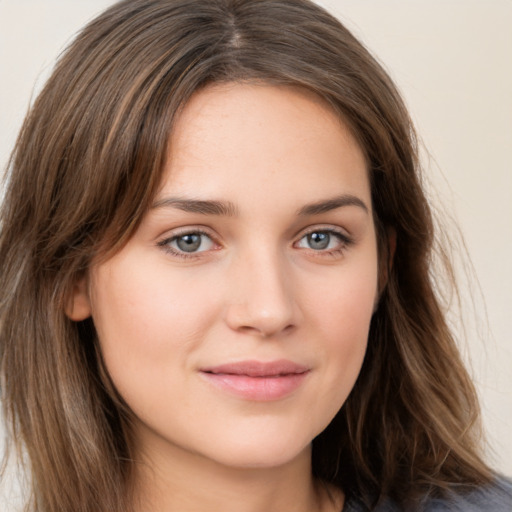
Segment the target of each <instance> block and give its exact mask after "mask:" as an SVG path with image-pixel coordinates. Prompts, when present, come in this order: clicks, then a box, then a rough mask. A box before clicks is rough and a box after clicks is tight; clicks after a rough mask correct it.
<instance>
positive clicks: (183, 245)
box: [176, 235, 201, 252]
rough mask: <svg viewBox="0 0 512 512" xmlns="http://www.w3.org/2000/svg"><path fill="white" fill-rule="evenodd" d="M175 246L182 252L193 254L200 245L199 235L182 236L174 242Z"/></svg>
mask: <svg viewBox="0 0 512 512" xmlns="http://www.w3.org/2000/svg"><path fill="white" fill-rule="evenodd" d="M176 245H177V246H178V247H179V248H180V250H181V251H184V252H194V251H197V249H199V247H200V245H201V235H183V236H180V237H179V238H178V239H177V240H176Z"/></svg>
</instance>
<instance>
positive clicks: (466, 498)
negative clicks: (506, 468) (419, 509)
mask: <svg viewBox="0 0 512 512" xmlns="http://www.w3.org/2000/svg"><path fill="white" fill-rule="evenodd" d="M490 510H492V511H493V512H512V481H510V480H508V479H505V478H497V479H495V480H494V481H493V482H492V483H491V484H489V485H486V486H483V487H478V488H475V489H474V490H473V491H471V492H467V493H463V494H462V493H461V494H456V493H452V494H451V495H449V496H448V497H447V498H445V499H442V500H441V499H436V500H431V501H430V502H429V503H428V506H426V507H425V512H448V511H450V512H451V511H453V512H459V511H460V512H484V511H490Z"/></svg>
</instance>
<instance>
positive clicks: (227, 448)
mask: <svg viewBox="0 0 512 512" xmlns="http://www.w3.org/2000/svg"><path fill="white" fill-rule="evenodd" d="M2 223H3V224H2V233H1V239H0V259H1V261H2V262H3V266H2V270H1V271H0V272H1V274H0V279H1V282H2V287H3V291H2V295H1V301H0V304H1V311H0V314H1V317H0V318H1V320H0V325H1V334H0V336H1V338H0V346H1V355H2V377H3V398H4V406H5V410H6V414H7V417H8V418H9V419H10V421H11V426H12V430H13V434H14V436H16V438H17V439H20V440H21V441H22V443H23V447H24V449H25V450H26V452H27V454H28V457H29V461H30V470H31V475H32V498H33V503H32V509H33V510H38V511H45V512H46V511H52V512H55V511H71V510H73V511H77V510H80V511H82V510H83V511H93V510H94V511H98V510H101V511H113V510H115V511H117V510H119V511H121V510H123V511H125V510H133V511H139V510H155V511H160V510H161V511H164V510H165V511H174V510H180V511H181V510H206V509H208V510H227V511H229V510H237V511H240V510H253V511H255V510H266V511H268V510H280V511H286V510H294V511H302V510H304V511H311V510H322V511H334V510H336V511H339V510H342V509H343V510H348V511H349V510H407V509H410V510H438V509H440V507H452V508H454V507H459V509H461V510H471V507H473V509H474V510H488V509H489V506H490V504H491V503H492V507H491V508H492V509H493V510H500V507H501V509H502V510H507V507H510V502H511V497H510V495H511V491H510V488H509V484H508V483H506V482H505V481H503V480H496V478H495V477H494V475H493V474H492V472H491V471H490V470H489V468H488V467H487V466H486V464H485V463H484V462H483V461H482V459H481V456H480V453H479V438H478V428H477V427H478V407H477V401H476V397H475V392H474V389H473V387H472V384H471V381H470V379H469V377H468V375H467V373H466V371H465V369H464V367H463V365H462V363H461V360H460V357H459V354H458V352H457V349H456V347H455V344H454V341H453V338H452V336H451V333H450V331H449V329H448V327H447V325H446V322H445V319H444V317H443V313H442V311H441V308H440V306H439V303H438V298H437V296H436V294H435V292H434V285H433V282H432V279H431V275H430V259H431V254H432V249H433V243H434V233H433V227H432V220H431V215H430V211H429V206H428V204H427V202H426V199H425V197H424V194H423V191H422V188H421V185H420V176H419V166H418V162H417V155H416V148H415V140H414V132H413V129H412V126H411V123H410V121H409V118H408V115H407V111H406V109H405V107H404V105H403V103H402V101H401V99H400V96H399V94H398V93H397V91H396V89H395V87H394V85H393V84H392V82H391V81H390V79H389V77H388V76H387V75H386V74H385V72H384V71H383V70H382V69H381V68H380V66H379V65H378V64H377V63H376V62H375V60H374V59H373V58H372V57H371V56H370V55H369V54H368V53H367V52H366V51H365V50H364V48H363V47H362V46H361V44H360V43H359V42H358V41H357V40H355V39H354V38H353V36H352V35H351V34H350V33H349V32H348V31H347V30H346V29H345V28H344V27H342V26H341V25H340V24H339V22H338V21H336V20H335V19H333V18H332V17H331V16H329V15H328V14H326V13H325V12H324V11H323V10H321V9H320V8H318V7H317V6H315V5H314V4H311V3H309V2H307V1H283V0H281V1H267V0H263V1H261V2H251V1H243V0H238V1H237V0H231V1H230V0H214V1H211V0H209V1H206V0H204V1H190V0H174V1H172V0H150V1H147V0H145V1H142V0H128V1H124V2H121V3H119V4H116V5H115V6H113V7H112V8H111V9H109V10H108V11H106V12H105V13H104V14H103V15H101V16H99V17H98V18H97V19H96V20H94V21H93V22H92V23H91V24H89V25H88V26H87V27H86V28H85V29H84V30H83V32H82V33H81V34H80V35H79V36H78V38H77V39H76V41H75V42H74V43H73V44H72V45H71V46H70V48H69V49H68V51H67V52H66V53H65V54H64V55H63V57H62V58H61V60H60V62H59V64H58V66H57V67H56V69H55V71H54V73H53V75H52V76H51V78H50V80H49V81H48V83H47V85H46V87H45V88H44V90H43V91H42V93H41V94H40V96H39V98H38V99H37V101H36V103H35V105H34V107H33V108H32V110H31V112H30V114H29V116H28V117H27V120H26V122H25V125H24V126H23V129H22V132H21V134H20V137H19V140H18V142H17V145H16V149H15V153H14V155H13V159H12V166H11V174H10V179H9V183H8V188H7V193H6V199H5V203H4V205H3V210H2ZM478 507H479V508H478Z"/></svg>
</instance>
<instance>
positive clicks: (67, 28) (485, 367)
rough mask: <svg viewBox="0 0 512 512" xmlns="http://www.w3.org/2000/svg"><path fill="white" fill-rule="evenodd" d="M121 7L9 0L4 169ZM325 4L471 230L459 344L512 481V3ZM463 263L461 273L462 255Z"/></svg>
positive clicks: (81, 0) (399, 0)
mask: <svg viewBox="0 0 512 512" xmlns="http://www.w3.org/2000/svg"><path fill="white" fill-rule="evenodd" d="M112 3H113V2H112V1H108V0H74V1H73V2H71V1H69V0H44V1H41V0H0V165H1V167H2V171H3V169H4V168H5V165H6V162H7V159H8V155H9V153H10V151H11V149H12V146H13V145H14V142H15V138H16V134H17V131H18V130H19V127H20V125H21V122H22V120H23V117H24V114H25V112H26V110H27V108H28V106H29V104H30V102H31V98H33V95H34V94H35V92H37V91H38V90H39V89H40V87H41V85H42V84H43V83H44V81H45V78H46V77H47V76H48V74H49V72H50V71H51V69H52V66H53V64H54V62H55V59H56V57H57V56H58V55H59V53H60V52H61V51H62V50H63V49H64V47H65V46H66V45H67V44H68V43H69V42H70V40H71V39H72V37H73V36H74V34H75V33H76V32H77V30H79V29H80V27H82V26H83V25H84V24H85V23H86V22H87V21H89V20H90V19H91V18H92V17H93V16H94V15H95V14H97V13H99V12H100V11H101V10H103V9H104V8H105V7H107V6H108V5H110V4H112ZM318 3H319V4H321V5H323V6H324V7H326V8H328V9H329V10H330V11H331V12H333V13H334V14H335V15H337V16H338V17H339V18H340V19H341V20H342V21H343V22H344V23H345V24H346V25H347V27H348V28H349V29H351V30H352V31H353V32H354V34H355V35H356V36H358V37H359V38H360V39H361V40H362V41H363V42H364V43H365V44H366V45H367V47H368V48H369V49H370V50H371V51H372V53H373V54H374V55H376V56H377V58H378V59H379V61H380V62H381V63H382V64H383V65H384V67H385V68H386V69H387V70H388V72H389V73H390V74H391V76H392V77H393V78H394V80H395V81H396V83H397V84H398V86H399V87H400V89H401V90H402V92H403V95H404V97H405V100H406V102H407V104H408V106H409V108H410V111H411V115H412V117H413V119H414V121H415V123H416V126H417V128H418V131H419V134H420V137H421V139H422V141H423V142H424V145H425V147H426V150H424V151H423V156H424V164H425V167H426V169H427V171H428V172H427V174H428V176H429V180H430V181H431V182H432V184H433V190H435V192H433V193H432V195H433V197H434V202H435V203H436V204H438V203H443V207H442V208H444V210H441V211H444V212H445V213H443V214H442V215H445V214H446V213H447V214H448V216H451V217H454V218H456V219H457V222H458V225H459V227H460V228H461V231H462V233H463V234H464V237H465V240H466V245H467V248H468V252H469V254H470V257H471V261H472V264H473V267H474V271H475V272H474V273H475V275H476V276H477V280H476V279H475V277H473V278H472V281H471V282H472V284H471V285H468V284H467V283H466V284H465V283H464V282H462V283H461V285H462V291H463V310H464V311H463V313H464V327H465V329H464V332H463V333H462V331H461V338H462V339H461V349H462V351H463V353H464V354H466V356H467V358H468V361H469V360H470V361H471V367H472V373H473V376H474V379H475V382H476V385H477V389H478V391H479V394H480V397H481V402H482V409H483V415H484V423H485V427H486V430H487V432H488V438H489V449H488V458H489V461H490V462H491V464H492V465H493V466H494V467H496V468H497V469H498V470H499V471H501V472H504V473H506V474H508V475H512V342H511V332H512V0H489V1H487V0H431V1H428V2H427V1H426V0H425V1H420V0H385V1H382V0H325V1H320V0H319V1H318ZM451 230H452V231H451V232H452V233H455V232H456V231H455V230H454V228H451ZM454 237H455V235H454ZM456 259H457V261H459V268H460V269H463V268H464V264H463V263H461V261H463V258H462V259H461V258H459V257H458V256H457V258H456ZM0 264H1V263H0ZM461 275H462V277H464V275H465V273H464V272H462V271H461ZM0 286H1V284H0ZM486 308H487V312H486V311H485V309H486ZM0 433H1V427H0ZM2 492H3V500H4V501H2V499H0V505H1V504H2V503H4V504H5V505H10V506H9V509H10V508H11V506H12V505H13V503H14V501H15V498H14V496H13V495H11V494H10V493H8V492H7V491H5V484H4V491H2ZM13 492H14V493H15V491H13ZM0 508H2V510H4V507H3V506H2V507H0Z"/></svg>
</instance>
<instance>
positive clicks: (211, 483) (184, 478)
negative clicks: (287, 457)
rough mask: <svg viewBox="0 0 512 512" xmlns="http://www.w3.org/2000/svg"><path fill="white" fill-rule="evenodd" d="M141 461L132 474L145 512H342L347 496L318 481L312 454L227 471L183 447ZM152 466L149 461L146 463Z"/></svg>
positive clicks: (139, 505)
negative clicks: (313, 472)
mask: <svg viewBox="0 0 512 512" xmlns="http://www.w3.org/2000/svg"><path fill="white" fill-rule="evenodd" d="M172 452H173V453H172V456H170V455H171V454H170V453H163V452H159V453H157V454H155V453H153V454H152V456H151V457H149V456H148V454H147V455H146V457H142V460H143V461H144V462H141V463H139V464H137V465H136V467H135V473H134V482H135V485H134V496H135V503H136V505H135V510H136V511H137V512H143V511H146V510H151V511H152V512H178V511H180V512H181V511H190V512H192V511H193V512H202V511H208V512H210V511H211V510H222V511H223V512H274V511H275V512H278V511H279V512H331V511H337V512H339V511H340V510H341V508H342V504H343V497H342V495H341V493H340V492H339V491H335V490H332V489H331V490H330V491H328V490H327V487H326V486H323V485H319V483H318V482H315V481H314V479H313V477H312V472H311V451H310V448H308V449H306V450H304V452H303V453H301V454H299V456H298V457H297V458H296V459H294V460H292V461H290V462H288V463H286V464H283V465H281V466H279V467H271V468H267V467H264V468H239V467H228V466H225V465H222V464H218V463H216V462H215V461H212V460H209V459H204V458H203V457H201V456H200V455H196V454H193V453H190V452H186V451H184V450H182V449H180V448H175V449H173V450H172ZM148 461H150V462H148Z"/></svg>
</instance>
